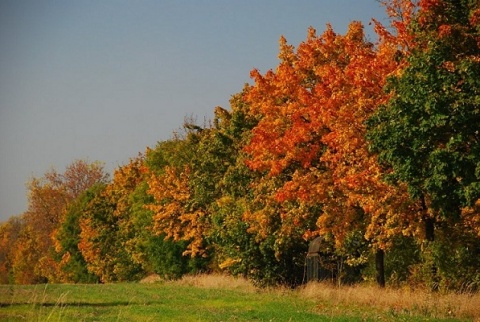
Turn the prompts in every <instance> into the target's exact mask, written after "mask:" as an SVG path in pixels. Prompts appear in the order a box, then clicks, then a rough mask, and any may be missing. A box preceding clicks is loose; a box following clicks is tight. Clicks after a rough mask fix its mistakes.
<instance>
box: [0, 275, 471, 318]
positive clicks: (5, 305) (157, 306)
mask: <svg viewBox="0 0 480 322" xmlns="http://www.w3.org/2000/svg"><path fill="white" fill-rule="evenodd" d="M402 292H403V293H402ZM479 306H480V296H478V295H475V296H472V295H452V296H450V295H431V294H430V295H428V294H427V293H424V294H423V295H420V294H419V292H412V293H410V295H408V294H407V293H406V291H399V290H396V291H392V290H379V289H377V288H375V287H365V286H363V287H345V288H335V287H332V286H330V285H328V284H310V285H307V286H306V287H303V288H299V289H296V290H287V289H278V288H277V289H268V290H267V289H257V288H255V287H253V286H252V285H251V284H249V283H248V282H246V281H244V280H241V279H234V278H231V277H224V276H199V277H188V278H184V279H183V280H181V281H176V282H157V283H121V284H103V285H102V284H98V285H65V284H64V285H31V286H21V285H14V286H13V285H12V286H10V285H1V286H0V321H433V320H435V321H439V320H442V321H480V312H479V311H480V307H479Z"/></svg>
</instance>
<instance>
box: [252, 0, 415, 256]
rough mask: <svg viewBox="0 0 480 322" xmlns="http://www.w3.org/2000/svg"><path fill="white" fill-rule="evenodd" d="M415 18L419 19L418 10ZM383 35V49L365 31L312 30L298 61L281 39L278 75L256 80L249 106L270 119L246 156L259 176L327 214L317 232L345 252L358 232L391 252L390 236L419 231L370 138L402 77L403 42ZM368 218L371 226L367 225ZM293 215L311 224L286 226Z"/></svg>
mask: <svg viewBox="0 0 480 322" xmlns="http://www.w3.org/2000/svg"><path fill="white" fill-rule="evenodd" d="M400 2H401V1H398V4H400ZM395 4H397V2H395ZM402 4H410V2H405V1H403V2H402ZM407 9H408V10H410V11H408V12H406V15H407V16H408V15H411V10H413V9H412V8H411V7H410V6H407ZM379 28H380V26H379V25H378V24H377V29H379ZM397 28H400V27H399V26H397ZM382 32H383V34H381V36H382V37H383V40H382V42H381V43H379V44H378V45H377V46H376V47H374V46H373V44H371V43H368V42H366V41H365V40H364V33H363V26H362V25H361V24H360V23H359V22H353V23H351V24H350V26H349V30H348V32H347V33H346V34H345V35H344V36H342V35H338V34H336V33H335V32H334V31H333V29H332V28H331V26H330V25H328V26H327V29H326V31H325V32H324V33H323V34H322V35H321V36H317V35H316V33H315V30H314V29H313V28H310V30H309V33H308V37H307V40H306V41H305V42H303V43H301V44H300V45H299V47H298V50H297V52H296V53H295V52H294V51H293V47H292V46H289V45H287V44H286V41H285V39H284V38H281V39H280V54H279V58H280V59H281V62H280V64H279V66H278V67H277V69H276V70H275V72H274V71H269V72H267V73H266V74H265V75H263V76H262V75H261V74H260V73H259V72H258V71H257V70H254V71H252V77H253V79H254V80H255V85H254V86H252V88H251V89H250V90H249V91H248V94H247V95H246V97H245V99H246V101H247V103H249V104H250V105H251V108H252V113H255V114H259V115H260V116H261V118H260V121H259V123H258V125H257V127H255V128H254V129H253V136H252V138H251V141H250V143H249V144H248V145H247V146H246V147H245V151H246V152H247V153H248V154H249V155H250V160H248V161H247V164H248V166H249V167H250V168H251V169H254V170H257V171H262V172H266V173H267V174H268V175H269V176H280V175H282V176H283V177H284V178H287V180H286V181H285V182H284V184H283V186H281V187H279V188H278V189H276V192H275V196H276V200H277V202H279V203H283V202H286V201H288V200H297V201H299V202H301V203H305V204H307V205H308V204H310V205H314V204H321V205H322V214H321V215H320V216H318V221H317V224H318V232H317V233H320V234H327V233H332V234H333V235H334V236H335V238H336V240H337V242H338V243H341V242H342V240H343V238H344V237H345V236H346V234H347V233H348V231H351V230H352V229H360V228H361V229H365V231H366V238H368V239H371V240H373V241H374V242H375V243H376V244H377V245H378V246H379V247H381V248H385V247H387V240H388V237H389V236H391V235H392V234H394V233H399V232H400V233H407V232H409V230H408V225H409V222H410V221H411V220H413V219H412V218H411V216H410V215H409V214H411V208H412V207H414V205H411V204H409V203H408V197H407V194H406V191H405V189H404V187H398V188H393V187H391V186H388V185H386V184H385V183H384V182H383V181H382V180H381V177H382V175H383V173H382V169H380V167H379V165H378V163H377V161H376V158H375V157H374V156H372V155H370V153H369V151H368V146H367V143H366V139H365V134H366V125H365V122H366V120H367V119H368V117H369V116H370V115H371V114H372V112H373V111H375V110H376V108H377V107H378V106H379V105H380V104H382V103H384V102H386V100H387V99H388V96H387V94H385V93H384V91H383V86H384V85H385V83H386V79H387V77H388V76H389V75H391V74H393V73H396V72H397V71H398V70H399V68H400V65H399V63H398V62H397V59H396V55H397V54H398V53H397V51H398V42H399V40H398V38H394V37H393V36H392V35H391V34H388V35H387V34H386V29H383V31H382ZM399 32H400V33H403V32H404V31H403V29H401V28H400V30H399ZM402 35H403V34H402ZM387 36H388V37H387ZM391 39H395V41H390V40H391ZM387 40H389V41H387ZM364 214H366V216H367V217H368V218H367V219H364V220H359V218H358V217H359V216H364ZM290 215H293V212H291V211H290V212H289V213H287V214H285V215H284V216H283V222H284V223H285V224H287V223H290V224H291V223H295V222H298V221H299V220H302V217H300V218H298V220H286V218H288V216H290ZM262 216H263V217H265V214H259V217H258V218H257V219H258V220H259V221H260V222H263V221H265V218H264V219H262V218H263V217H262ZM247 217H250V218H251V219H250V220H254V218H252V216H251V215H250V216H247ZM290 219H291V218H290ZM305 233H306V235H305V237H306V238H307V237H310V236H311V235H312V232H309V231H306V232H305Z"/></svg>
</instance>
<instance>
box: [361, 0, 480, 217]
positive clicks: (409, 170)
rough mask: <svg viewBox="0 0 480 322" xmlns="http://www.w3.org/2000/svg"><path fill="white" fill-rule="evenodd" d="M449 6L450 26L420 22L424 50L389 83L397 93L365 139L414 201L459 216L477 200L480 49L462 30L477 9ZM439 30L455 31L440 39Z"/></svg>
mask: <svg viewBox="0 0 480 322" xmlns="http://www.w3.org/2000/svg"><path fill="white" fill-rule="evenodd" d="M444 2H445V5H444V7H445V8H444V10H443V12H442V14H443V15H446V16H448V17H450V18H449V20H448V22H445V25H441V23H442V21H441V19H437V20H435V19H432V20H431V21H427V23H423V24H422V23H420V22H418V23H417V28H418V29H419V31H418V32H417V33H416V34H415V35H416V39H415V41H416V42H418V43H419V45H418V46H417V47H415V48H414V49H413V50H412V53H411V55H410V56H409V57H408V58H407V67H406V68H405V70H403V71H402V73H401V75H400V76H399V77H396V78H391V79H390V81H389V84H388V86H387V90H388V91H389V92H390V93H392V95H393V96H392V98H391V99H390V101H389V102H388V103H387V104H386V105H385V106H383V107H382V108H380V109H379V110H378V111H377V112H376V114H375V116H374V117H372V118H371V119H370V120H369V127H370V131H369V135H368V138H369V139H370V141H371V147H372V150H373V151H375V152H377V153H378V154H379V158H380V161H381V162H383V163H384V164H385V165H386V166H388V167H391V168H392V169H393V172H392V173H391V175H390V176H389V177H390V179H392V180H393V181H401V182H405V183H407V184H408V187H409V191H410V193H411V195H412V196H413V197H414V198H420V197H422V196H426V197H427V199H428V202H429V206H430V207H431V208H432V209H433V210H435V211H437V212H438V213H439V214H440V215H442V216H444V217H452V216H453V217H458V215H459V213H460V209H461V208H462V207H465V206H467V205H472V204H473V203H474V202H475V201H476V200H477V199H478V198H479V197H480V171H479V169H478V164H480V134H479V132H478V127H477V124H479V123H480V105H479V102H480V92H479V88H480V78H479V77H478V75H480V60H479V59H478V58H479V57H480V48H479V44H478V43H475V42H474V41H473V39H474V38H473V37H474V35H475V33H476V31H475V30H474V29H473V28H472V27H468V26H469V25H468V23H467V24H466V25H464V23H465V21H466V19H467V18H468V17H469V16H470V10H472V12H473V5H472V6H471V7H470V6H469V5H467V3H468V2H467V1H460V2H459V3H458V4H457V2H455V3H456V4H453V2H452V3H451V1H444ZM460 3H461V5H460ZM438 7H442V5H439V6H438ZM442 8H443V7H442ZM432 10H433V9H432ZM438 10H441V9H438ZM428 13H429V11H426V12H425V13H423V14H424V15H427V14H428ZM430 13H431V12H430ZM431 14H433V13H431ZM464 27H465V28H464ZM440 28H444V29H445V28H451V29H452V30H453V31H451V33H449V34H446V35H443V36H442V35H440V33H439V29H440ZM459 39H462V41H458V40H459ZM465 42H467V43H468V45H467V44H466V43H465Z"/></svg>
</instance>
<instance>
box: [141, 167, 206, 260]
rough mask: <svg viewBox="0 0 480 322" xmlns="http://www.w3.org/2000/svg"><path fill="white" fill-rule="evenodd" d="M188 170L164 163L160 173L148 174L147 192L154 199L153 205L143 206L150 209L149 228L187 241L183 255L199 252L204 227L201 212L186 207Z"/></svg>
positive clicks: (194, 254) (203, 214)
mask: <svg viewBox="0 0 480 322" xmlns="http://www.w3.org/2000/svg"><path fill="white" fill-rule="evenodd" d="M189 176H190V169H189V168H188V167H185V168H183V169H178V168H175V167H173V166H167V167H165V169H164V173H163V174H161V175H156V174H154V173H151V174H150V176H149V178H148V180H147V181H148V185H149V187H150V189H149V190H148V193H149V194H151V195H152V196H153V198H154V199H155V203H154V204H149V205H146V207H147V209H149V210H151V211H153V213H154V216H153V221H154V227H153V231H154V232H155V233H156V234H157V235H162V234H165V235H166V237H165V238H171V239H173V240H174V241H180V240H184V241H188V242H190V244H189V245H188V247H187V250H186V251H185V252H184V255H191V256H197V255H203V254H205V250H204V249H203V233H204V231H205V229H206V225H205V220H204V217H205V212H204V211H202V210H201V209H195V208H194V207H192V206H189V203H188V202H189V199H190V195H191V192H190V188H189V186H188V180H189Z"/></svg>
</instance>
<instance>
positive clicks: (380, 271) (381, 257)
mask: <svg viewBox="0 0 480 322" xmlns="http://www.w3.org/2000/svg"><path fill="white" fill-rule="evenodd" d="M375 268H376V270H377V284H378V286H380V287H382V288H383V287H385V252H384V251H383V249H380V248H378V249H377V250H376V252H375Z"/></svg>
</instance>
